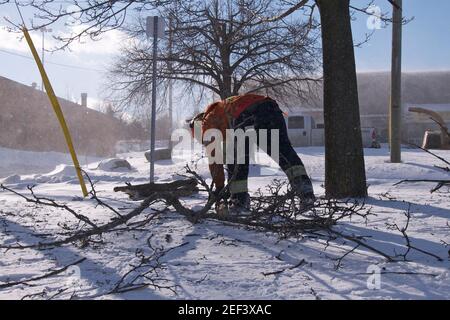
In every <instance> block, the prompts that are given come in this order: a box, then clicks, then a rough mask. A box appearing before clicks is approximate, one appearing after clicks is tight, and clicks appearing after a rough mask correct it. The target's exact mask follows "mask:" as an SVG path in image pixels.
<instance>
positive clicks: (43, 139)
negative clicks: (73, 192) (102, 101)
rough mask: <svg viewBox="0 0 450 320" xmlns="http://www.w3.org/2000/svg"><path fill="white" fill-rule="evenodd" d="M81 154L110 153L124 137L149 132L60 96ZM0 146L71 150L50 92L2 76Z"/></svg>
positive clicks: (41, 149) (42, 149)
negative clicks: (55, 112)
mask: <svg viewBox="0 0 450 320" xmlns="http://www.w3.org/2000/svg"><path fill="white" fill-rule="evenodd" d="M58 99H59V102H60V104H61V108H62V110H63V113H64V116H65V118H66V121H67V124H68V126H69V129H70V132H71V135H72V138H73V142H74V145H75V149H76V151H77V153H79V154H83V155H93V156H109V155H113V154H114V152H115V145H116V143H117V142H118V141H120V140H128V139H143V138H145V132H144V129H142V128H137V127H136V125H130V124H127V123H125V122H123V121H121V120H119V119H116V118H114V117H113V116H111V115H107V114H104V113H101V112H98V111H96V110H93V109H89V108H87V95H85V94H83V98H82V103H83V104H84V106H82V105H79V104H76V103H73V102H71V101H68V100H65V99H62V98H58ZM0 147H5V148H10V149H18V150H27V151H56V152H67V145H66V142H65V140H64V136H63V134H62V130H61V128H60V125H59V122H58V120H57V118H56V116H55V114H54V111H53V108H52V106H51V104H50V102H49V99H48V97H47V94H46V93H45V92H42V91H40V90H37V89H36V86H27V85H23V84H21V83H18V82H15V81H12V80H10V79H7V78H3V77H0Z"/></svg>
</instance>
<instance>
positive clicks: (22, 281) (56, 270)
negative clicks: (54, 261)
mask: <svg viewBox="0 0 450 320" xmlns="http://www.w3.org/2000/svg"><path fill="white" fill-rule="evenodd" d="M85 260H86V258H82V259H79V260H77V261H75V262H73V263H71V264H68V265H66V266H64V267H62V268H59V269H55V270H52V271H51V272H49V273H46V274H44V275H41V276H37V277H33V278H29V279H25V280H19V281H11V282H6V283H2V284H0V289H5V288H9V287H14V286H17V285H20V284H25V285H28V283H29V282H34V281H39V280H42V279H45V278H50V277H53V276H55V275H57V274H60V273H63V272H64V271H66V270H67V269H68V268H69V267H71V266H76V265H77V264H80V263H82V262H83V261H85Z"/></svg>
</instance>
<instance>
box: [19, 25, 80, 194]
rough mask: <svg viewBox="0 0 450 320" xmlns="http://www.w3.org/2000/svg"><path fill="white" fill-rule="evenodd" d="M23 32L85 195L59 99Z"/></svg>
mask: <svg viewBox="0 0 450 320" xmlns="http://www.w3.org/2000/svg"><path fill="white" fill-rule="evenodd" d="M22 31H23V34H24V35H25V39H26V40H27V43H28V46H29V47H30V50H31V53H32V54H33V57H34V60H35V61H36V64H37V67H38V69H39V72H40V73H41V77H42V81H43V83H44V87H45V90H46V91H47V95H48V98H49V99H50V102H51V103H52V106H53V110H54V111H55V113H56V117H57V118H58V120H59V123H60V125H61V128H62V130H63V133H64V137H65V138H66V142H67V146H68V147H69V151H70V155H71V157H72V161H73V164H74V166H75V170H76V171H77V176H78V181H79V182H80V186H81V191H82V192H83V196H85V197H87V195H88V192H87V189H86V184H85V183H84V179H83V174H82V172H81V168H80V163H79V162H78V158H77V154H76V153H75V148H74V147H73V143H72V138H71V136H70V132H69V128H68V127H67V123H66V120H65V119H64V115H63V112H62V110H61V106H60V105H59V101H58V99H57V98H56V95H55V92H54V91H53V87H52V85H51V84H50V80H49V79H48V76H47V73H46V72H45V69H44V66H43V64H42V61H41V59H40V58H39V55H38V53H37V51H36V47H35V46H34V43H33V40H31V37H30V34H29V33H28V30H27V28H25V27H23V28H22Z"/></svg>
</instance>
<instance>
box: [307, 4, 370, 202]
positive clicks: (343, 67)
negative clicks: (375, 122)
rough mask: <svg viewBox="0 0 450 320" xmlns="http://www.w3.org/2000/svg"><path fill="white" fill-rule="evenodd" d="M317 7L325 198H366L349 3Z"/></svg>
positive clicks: (319, 5)
mask: <svg viewBox="0 0 450 320" xmlns="http://www.w3.org/2000/svg"><path fill="white" fill-rule="evenodd" d="M316 3H317V5H318V7H319V11H320V18H321V25H322V47H323V74H324V120H325V189H326V196H327V197H329V198H346V197H366V196H367V187H366V174H365V165H364V150H363V147H362V137H361V121H360V116H359V101H358V88H357V78H356V64H355V54H354V47H353V37H352V29H351V18H350V7H349V6H350V1H349V0H339V1H336V0H316Z"/></svg>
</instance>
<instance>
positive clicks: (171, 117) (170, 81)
mask: <svg viewBox="0 0 450 320" xmlns="http://www.w3.org/2000/svg"><path fill="white" fill-rule="evenodd" d="M172 46H173V19H172V18H170V20H169V76H172V71H173V70H172V62H171V59H172V49H173V47H172ZM172 107H173V83H172V79H169V135H170V136H171V135H172V126H173V110H172ZM169 150H170V151H172V139H171V138H170V137H169Z"/></svg>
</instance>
